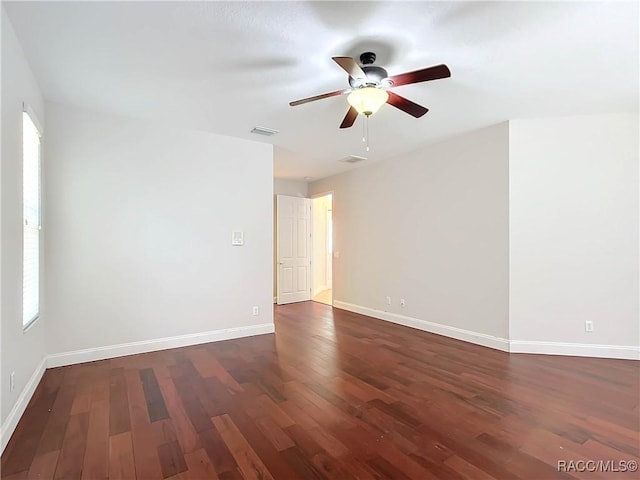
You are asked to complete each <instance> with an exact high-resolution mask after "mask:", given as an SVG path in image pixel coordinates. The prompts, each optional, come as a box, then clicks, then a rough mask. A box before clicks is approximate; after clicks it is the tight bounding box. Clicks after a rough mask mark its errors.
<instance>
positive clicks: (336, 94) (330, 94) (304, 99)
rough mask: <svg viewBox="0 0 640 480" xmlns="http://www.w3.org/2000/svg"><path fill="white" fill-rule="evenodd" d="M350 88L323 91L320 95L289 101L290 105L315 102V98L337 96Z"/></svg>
mask: <svg viewBox="0 0 640 480" xmlns="http://www.w3.org/2000/svg"><path fill="white" fill-rule="evenodd" d="M350 91H351V90H350V89H347V90H336V91H335V92H329V93H323V94H322V95H316V96H315V97H309V98H303V99H302V100H296V101H295V102H289V105H291V106H292V107H295V106H298V105H302V104H303V103H309V102H315V101H316V100H322V99H323V98H329V97H337V96H338V95H344V94H345V93H349V92H350Z"/></svg>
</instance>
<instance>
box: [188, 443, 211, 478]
mask: <svg viewBox="0 0 640 480" xmlns="http://www.w3.org/2000/svg"><path fill="white" fill-rule="evenodd" d="M184 459H185V461H186V462H187V471H186V472H185V475H184V477H185V478H187V479H189V480H204V479H207V480H218V479H219V478H220V477H218V474H217V473H216V471H215V469H214V468H213V465H212V463H211V460H210V459H209V456H208V455H207V452H206V451H205V450H204V449H203V448H201V449H199V450H196V451H194V452H191V453H185V454H184Z"/></svg>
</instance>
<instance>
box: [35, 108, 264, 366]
mask: <svg viewBox="0 0 640 480" xmlns="http://www.w3.org/2000/svg"><path fill="white" fill-rule="evenodd" d="M47 125H48V142H47V144H46V150H45V154H46V156H47V159H48V175H47V185H46V191H45V202H46V214H47V222H48V235H47V240H46V242H45V252H46V254H47V255H46V259H47V260H46V267H47V269H46V279H47V285H48V287H49V288H48V289H47V292H46V296H45V298H46V305H47V312H48V320H49V322H48V325H47V342H48V343H47V345H48V350H49V353H50V354H53V355H54V356H55V355H56V354H62V355H64V354H65V353H68V352H74V351H78V350H80V351H83V349H88V350H95V349H100V348H105V347H107V348H108V347H112V346H114V345H128V344H130V343H132V342H134V343H135V342H138V343H139V342H143V343H144V342H151V343H153V342H154V341H158V339H166V338H174V337H181V336H193V335H198V334H202V333H206V332H210V333H211V332H229V331H231V332H237V331H246V332H249V334H251V332H253V333H255V332H256V331H257V330H256V329H258V330H260V329H262V327H265V328H266V330H269V327H271V331H273V309H272V302H271V287H270V285H269V284H270V283H271V279H272V277H273V272H272V263H271V254H272V251H273V237H272V231H273V230H272V218H273V211H272V201H271V199H272V196H273V173H272V172H273V147H272V146H271V145H268V144H265V143H257V142H251V141H247V140H241V139H235V138H231V137H225V136H220V135H214V134H210V133H207V132H201V131H189V130H179V129H169V128H164V127H158V126H156V125H152V124H149V123H148V122H143V121H138V120H131V119H127V118H122V117H118V116H112V115H107V114H102V113H96V112H89V111H83V110H78V109H75V108H71V107H68V106H63V105H58V104H49V103H48V104H47ZM234 230H240V231H243V232H244V246H232V244H231V237H232V231H234ZM253 306H257V307H259V312H260V313H259V315H258V316H253V315H252V307H253ZM263 330H264V329H263ZM240 336H241V335H240ZM190 338H191V337H190ZM205 341H206V340H205Z"/></svg>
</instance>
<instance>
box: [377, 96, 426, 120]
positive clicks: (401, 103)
mask: <svg viewBox="0 0 640 480" xmlns="http://www.w3.org/2000/svg"><path fill="white" fill-rule="evenodd" d="M387 93H388V94H389V99H388V100H387V103H388V104H389V105H393V106H394V107H396V108H398V109H400V110H402V111H403V112H406V113H408V114H409V115H412V116H414V117H416V118H420V117H421V116H423V115H424V114H425V113H427V112H428V111H429V109H428V108H425V107H423V106H422V105H418V104H417V103H414V102H412V101H411V100H407V99H406V98H404V97H401V96H400V95H398V94H397V93H393V92H390V91H388V90H387Z"/></svg>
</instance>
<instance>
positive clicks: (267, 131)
mask: <svg viewBox="0 0 640 480" xmlns="http://www.w3.org/2000/svg"><path fill="white" fill-rule="evenodd" d="M251 133H255V134H256V135H264V136H266V137H270V136H271V135H275V134H276V133H278V130H274V129H273V128H267V127H253V130H251Z"/></svg>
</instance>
